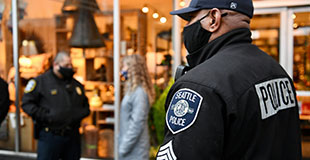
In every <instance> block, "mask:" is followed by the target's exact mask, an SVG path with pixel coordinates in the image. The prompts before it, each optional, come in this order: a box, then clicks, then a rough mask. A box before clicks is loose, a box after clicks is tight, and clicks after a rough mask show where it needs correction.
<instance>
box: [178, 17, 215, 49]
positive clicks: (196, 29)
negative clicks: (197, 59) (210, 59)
mask: <svg viewBox="0 0 310 160" xmlns="http://www.w3.org/2000/svg"><path fill="white" fill-rule="evenodd" d="M209 13H210V12H209ZM209 13H208V14H207V15H205V16H203V17H202V18H200V19H199V20H198V21H197V22H195V23H193V24H191V25H189V26H187V27H184V30H183V39H184V45H185V48H186V49H187V51H188V52H189V54H191V53H193V52H195V51H196V50H198V49H199V48H201V47H203V46H204V45H205V44H207V43H208V42H209V39H210V37H211V34H212V32H209V31H207V30H205V29H204V28H202V26H201V23H200V21H201V20H203V19H204V18H206V17H207V16H209Z"/></svg>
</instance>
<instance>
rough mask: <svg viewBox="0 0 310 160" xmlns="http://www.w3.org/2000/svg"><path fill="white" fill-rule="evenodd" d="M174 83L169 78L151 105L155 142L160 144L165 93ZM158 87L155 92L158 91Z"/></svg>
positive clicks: (162, 135) (163, 127)
mask: <svg viewBox="0 0 310 160" xmlns="http://www.w3.org/2000/svg"><path fill="white" fill-rule="evenodd" d="M173 83H174V80H173V79H171V80H170V81H169V83H168V86H167V87H166V88H165V89H164V91H163V92H162V93H161V94H160V93H159V94H158V95H159V97H157V99H156V101H155V103H154V104H153V106H152V115H151V116H152V119H153V123H154V128H155V132H156V138H157V144H161V143H162V142H163V140H164V130H165V116H166V113H165V102H166V98H167V94H168V92H169V90H170V88H171V86H172V84H173ZM158 91H159V90H158V89H157V90H156V92H157V93H158Z"/></svg>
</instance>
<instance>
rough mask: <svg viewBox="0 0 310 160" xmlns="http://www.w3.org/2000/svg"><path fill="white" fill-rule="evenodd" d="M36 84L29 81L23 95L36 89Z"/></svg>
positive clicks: (32, 80)
mask: <svg viewBox="0 0 310 160" xmlns="http://www.w3.org/2000/svg"><path fill="white" fill-rule="evenodd" d="M36 85H37V82H36V81H35V80H34V79H31V80H30V81H29V82H28V83H27V86H26V88H25V91H24V92H25V93H29V92H32V91H33V90H34V89H35V88H36Z"/></svg>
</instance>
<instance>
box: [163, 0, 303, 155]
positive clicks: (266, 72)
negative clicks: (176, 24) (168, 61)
mask: <svg viewBox="0 0 310 160" xmlns="http://www.w3.org/2000/svg"><path fill="white" fill-rule="evenodd" d="M253 10H254V9H253V2H252V0H232V1H231V0H191V2H190V5H189V6H188V7H186V8H183V9H180V10H176V11H173V12H171V14H173V15H178V16H179V17H181V18H183V19H184V20H186V21H187V22H188V23H187V25H186V26H185V27H184V30H183V39H184V44H185V47H186V49H187V51H188V53H189V54H188V55H187V57H186V58H187V62H188V64H189V68H190V70H189V71H187V72H186V73H185V72H177V73H185V74H184V75H183V76H181V77H180V78H179V79H177V80H176V82H175V84H174V85H173V86H172V87H171V89H170V91H169V94H168V96H167V100H166V104H165V108H166V131H165V138H164V142H163V145H162V146H161V147H160V149H159V151H158V153H157V160H162V159H165V160H176V159H178V160H189V159H193V160H209V159H212V160H274V159H277V160H280V159H281V160H282V159H294V160H300V159H301V158H302V157H301V132H300V123H299V112H298V101H297V98H296V91H295V88H294V84H293V81H292V79H291V78H290V76H289V75H288V74H287V73H286V71H285V70H284V69H283V68H282V67H281V65H280V64H279V63H278V62H277V61H275V60H274V59H273V58H272V57H271V56H269V55H268V54H267V53H265V52H263V51H262V50H260V49H259V48H258V47H257V46H255V45H253V44H251V42H252V39H251V31H250V20H251V18H252V17H253ZM187 70H188V69H187Z"/></svg>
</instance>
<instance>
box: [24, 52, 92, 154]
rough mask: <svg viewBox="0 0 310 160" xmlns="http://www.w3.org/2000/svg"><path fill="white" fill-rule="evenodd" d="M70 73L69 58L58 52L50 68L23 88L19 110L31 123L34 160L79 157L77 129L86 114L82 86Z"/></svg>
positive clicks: (87, 109) (86, 103) (86, 101)
mask: <svg viewBox="0 0 310 160" xmlns="http://www.w3.org/2000/svg"><path fill="white" fill-rule="evenodd" d="M73 74H74V71H73V69H72V63H71V58H70V56H69V55H68V54H67V53H66V52H60V53H58V54H57V55H56V57H55V59H54V62H53V67H52V69H50V70H49V71H47V72H46V73H44V74H42V75H40V76H38V77H36V78H35V79H32V80H30V81H29V82H28V84H27V86H26V88H25V91H24V96H23V99H22V102H23V103H22V108H23V109H24V111H25V112H26V113H27V114H29V115H30V116H31V117H32V119H33V120H34V123H35V130H36V131H35V132H36V133H37V136H36V137H37V138H38V150H37V153H38V160H58V159H60V158H61V159H62V160H77V159H79V158H80V154H81V151H80V150H81V145H80V134H79V126H80V122H81V120H82V119H83V118H84V117H86V116H87V115H89V112H90V111H89V104H88V100H87V97H86V96H85V94H84V89H83V86H82V85H81V84H80V83H79V82H78V81H76V80H75V79H74V78H73Z"/></svg>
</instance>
